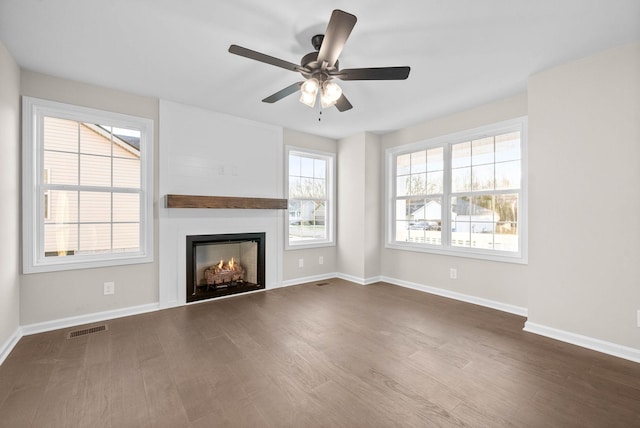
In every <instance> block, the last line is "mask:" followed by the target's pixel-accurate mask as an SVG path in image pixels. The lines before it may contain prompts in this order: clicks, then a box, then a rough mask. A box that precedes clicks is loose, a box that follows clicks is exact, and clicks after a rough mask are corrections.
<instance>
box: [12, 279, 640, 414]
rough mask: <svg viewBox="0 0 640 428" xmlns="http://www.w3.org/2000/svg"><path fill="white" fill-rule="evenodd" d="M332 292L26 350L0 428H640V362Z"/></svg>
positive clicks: (398, 301)
mask: <svg viewBox="0 0 640 428" xmlns="http://www.w3.org/2000/svg"><path fill="white" fill-rule="evenodd" d="M523 323H524V318H522V317H518V316H515V315H510V314H506V313H502V312H498V311H494V310H491V309H487V308H483V307H479V306H475V305H470V304H466V303H462V302H457V301H453V300H448V299H445V298H441V297H437V296H432V295H429V294H424V293H421V292H418V291H415V290H409V289H405V288H401V287H396V286H393V285H389V284H385V283H378V284H373V285H369V286H360V285H355V284H353V283H349V282H346V281H342V280H338V279H335V280H331V281H329V283H328V284H326V285H324V286H317V285H315V284H304V285H300V286H295V287H288V288H281V289H276V290H269V291H266V292H263V293H256V294H250V295H240V296H236V297H233V298H229V299H219V300H217V301H213V302H206V303H200V304H197V305H190V306H186V307H180V308H174V309H169V310H164V311H159V312H154V313H149V314H143V315H137V316H132V317H127V318H120V319H116V320H111V321H108V322H106V324H108V330H107V331H104V332H99V333H94V334H90V335H86V336H80V337H77V338H74V339H67V338H66V336H67V333H68V332H69V331H72V330H77V329H79V328H81V327H76V328H73V329H66V330H58V331H53V332H48V333H42V334H37V335H32V336H26V337H24V338H22V339H21V340H20V342H19V343H18V345H17V346H16V347H15V349H14V350H13V352H12V353H11V354H10V355H9V357H8V358H7V360H6V361H5V363H4V364H3V365H2V366H1V367H0V426H1V427H227V426H228V427H244V426H246V427H432V426H433V427H449V426H470V427H502V426H516V427H633V426H635V427H639V426H640V364H636V363H632V362H629V361H625V360H621V359H617V358H614V357H610V356H607V355H604V354H600V353H597V352H593V351H589V350H585V349H582V348H579V347H576V346H572V345H568V344H564V343H561V342H557V341H554V340H551V339H546V338H543V337H539V336H536V335H533V334H529V333H525V332H523V331H522V327H523Z"/></svg>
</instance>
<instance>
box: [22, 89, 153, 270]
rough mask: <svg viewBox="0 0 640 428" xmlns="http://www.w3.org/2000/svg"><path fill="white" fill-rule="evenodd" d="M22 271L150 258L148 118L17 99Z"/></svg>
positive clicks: (104, 264) (149, 123)
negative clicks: (19, 106) (19, 112)
mask: <svg viewBox="0 0 640 428" xmlns="http://www.w3.org/2000/svg"><path fill="white" fill-rule="evenodd" d="M23 121H24V129H23V136H24V139H25V141H24V144H23V162H24V168H23V174H24V175H23V183H24V184H23V192H24V193H23V204H24V213H25V216H24V227H23V230H24V233H23V235H24V245H23V247H24V257H23V259H24V272H25V273H32V272H46V271H54V270H66V269H80V268H88V267H99V266H110V265H118V264H130V263H143V262H149V261H152V253H153V244H152V238H153V217H152V216H153V200H152V198H153V196H152V195H153V192H152V189H153V184H152V159H153V157H152V152H151V147H152V141H153V135H152V132H153V121H152V120H150V119H144V118H139V117H133V116H127V115H122V114H116V113H110V112H105V111H100V110H94V109H88V108H83V107H77V106H72V105H67V104H61V103H56V102H51V101H46V100H40V99H35V98H29V97H24V98H23Z"/></svg>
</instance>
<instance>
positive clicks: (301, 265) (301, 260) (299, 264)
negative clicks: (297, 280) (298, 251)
mask: <svg viewBox="0 0 640 428" xmlns="http://www.w3.org/2000/svg"><path fill="white" fill-rule="evenodd" d="M298 267H299V268H301V267H304V259H298Z"/></svg>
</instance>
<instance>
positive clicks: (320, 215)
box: [313, 202, 327, 226]
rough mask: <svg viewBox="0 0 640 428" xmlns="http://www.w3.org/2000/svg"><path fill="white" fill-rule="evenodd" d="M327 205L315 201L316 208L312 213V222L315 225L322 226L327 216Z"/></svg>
mask: <svg viewBox="0 0 640 428" xmlns="http://www.w3.org/2000/svg"><path fill="white" fill-rule="evenodd" d="M326 216H327V207H326V204H325V203H324V202H316V209H315V211H314V213H313V222H314V224H315V225H320V226H323V225H324V223H325V219H326V218H327V217H326Z"/></svg>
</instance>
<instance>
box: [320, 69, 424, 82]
mask: <svg viewBox="0 0 640 428" xmlns="http://www.w3.org/2000/svg"><path fill="white" fill-rule="evenodd" d="M409 71H411V67H373V68H346V69H344V70H340V71H339V72H338V73H336V74H333V75H332V76H333V77H337V78H338V79H340V80H404V79H406V78H407V77H409Z"/></svg>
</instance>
